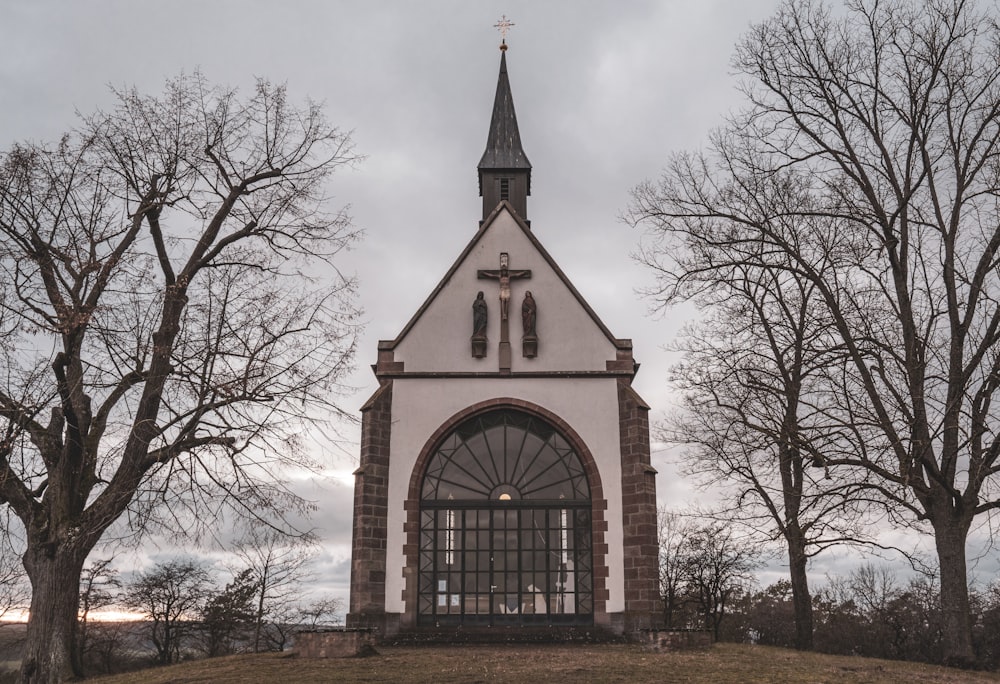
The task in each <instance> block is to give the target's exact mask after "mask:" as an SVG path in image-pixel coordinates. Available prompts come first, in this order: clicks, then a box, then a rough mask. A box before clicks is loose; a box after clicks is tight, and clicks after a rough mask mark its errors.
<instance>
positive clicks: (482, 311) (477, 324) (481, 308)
mask: <svg viewBox="0 0 1000 684" xmlns="http://www.w3.org/2000/svg"><path fill="white" fill-rule="evenodd" d="M486 319H487V310H486V298H485V297H484V296H483V291H482V290H480V291H479V294H477V295H476V300H475V301H474V302H472V336H473V337H486Z"/></svg>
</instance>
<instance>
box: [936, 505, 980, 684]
mask: <svg viewBox="0 0 1000 684" xmlns="http://www.w3.org/2000/svg"><path fill="white" fill-rule="evenodd" d="M932 523H933V524H934V543H935V545H936V546H937V553H938V567H939V572H940V574H941V617H942V625H943V630H942V631H943V634H942V635H941V636H942V644H943V647H944V654H943V655H944V662H945V664H946V665H950V666H952V667H972V666H973V665H975V653H974V651H973V649H972V617H971V611H970V607H969V584H968V580H967V566H966V558H965V543H966V536H967V533H968V528H969V525H968V524H967V523H964V522H963V521H962V520H960V519H958V520H956V519H955V516H954V515H952V516H937V515H936V516H934V518H933V519H932Z"/></svg>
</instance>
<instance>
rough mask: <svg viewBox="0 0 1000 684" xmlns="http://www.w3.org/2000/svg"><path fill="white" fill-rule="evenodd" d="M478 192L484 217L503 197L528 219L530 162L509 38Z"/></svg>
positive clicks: (502, 50) (503, 51) (502, 47)
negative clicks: (513, 89)
mask: <svg viewBox="0 0 1000 684" xmlns="http://www.w3.org/2000/svg"><path fill="white" fill-rule="evenodd" d="M479 194H480V195H481V196H482V198H483V218H484V219H485V218H486V217H487V216H489V215H490V212H492V211H493V210H494V209H495V208H496V206H497V204H499V203H500V202H501V200H507V201H509V202H510V203H511V205H513V207H514V210H515V211H516V212H517V213H518V214H519V215H520V217H521V218H523V219H527V218H528V195H530V194H531V162H529V161H528V156H527V155H526V154H525V153H524V149H523V148H522V147H521V134H520V133H519V132H518V130H517V115H516V114H515V113H514V98H513V97H512V96H511V94H510V80H509V79H508V78H507V41H506V39H505V40H504V41H503V42H502V43H501V44H500V76H499V77H498V78H497V94H496V97H495V98H494V100H493V116H492V118H491V119H490V131H489V136H488V137H487V139H486V151H485V152H483V157H482V159H480V160H479Z"/></svg>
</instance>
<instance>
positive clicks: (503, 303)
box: [498, 252, 510, 321]
mask: <svg viewBox="0 0 1000 684" xmlns="http://www.w3.org/2000/svg"><path fill="white" fill-rule="evenodd" d="M508 259H509V257H508V256H507V253H506V252H504V253H502V254H501V255H500V275H499V276H498V279H499V281H500V320H503V321H505V320H507V304H508V302H510V270H508V268H507V264H508V263H509V261H508Z"/></svg>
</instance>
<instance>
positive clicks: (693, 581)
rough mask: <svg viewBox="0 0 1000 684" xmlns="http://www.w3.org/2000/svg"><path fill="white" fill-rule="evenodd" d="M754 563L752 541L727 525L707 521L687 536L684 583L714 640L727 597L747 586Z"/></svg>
mask: <svg viewBox="0 0 1000 684" xmlns="http://www.w3.org/2000/svg"><path fill="white" fill-rule="evenodd" d="M757 564H758V558H757V550H756V548H755V547H754V545H753V544H750V543H747V542H746V540H741V539H739V538H737V537H736V536H735V535H734V533H733V528H732V527H731V526H729V525H721V524H713V525H708V526H706V527H702V528H699V529H697V530H695V531H693V532H692V533H691V534H690V535H689V536H688V538H687V543H686V544H685V554H684V568H683V573H684V583H685V585H686V587H687V591H688V592H689V593H690V594H691V595H692V597H693V599H694V601H695V602H696V603H697V605H698V610H699V612H700V613H701V615H702V617H703V618H704V620H705V627H706V628H708V629H711V630H712V633H713V634H714V636H715V639H716V641H718V639H719V630H720V628H721V626H722V620H723V619H724V618H725V616H726V611H727V609H728V608H729V605H730V603H731V601H732V600H733V599H734V598H735V597H736V595H737V594H738V593H739V592H741V591H746V590H747V589H748V588H749V585H750V583H751V581H752V579H753V577H752V571H753V570H754V569H755V568H756V567H757Z"/></svg>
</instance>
